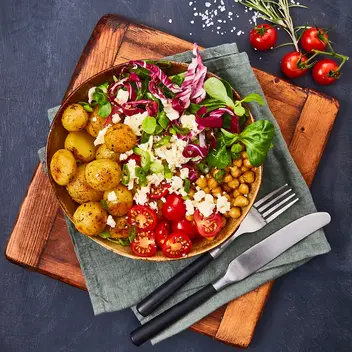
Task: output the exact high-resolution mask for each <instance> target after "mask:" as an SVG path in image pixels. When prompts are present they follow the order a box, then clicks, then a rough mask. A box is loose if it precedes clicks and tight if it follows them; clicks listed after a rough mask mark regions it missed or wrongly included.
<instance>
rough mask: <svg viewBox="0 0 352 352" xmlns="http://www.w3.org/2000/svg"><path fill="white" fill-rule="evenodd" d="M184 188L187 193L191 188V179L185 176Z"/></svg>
mask: <svg viewBox="0 0 352 352" xmlns="http://www.w3.org/2000/svg"><path fill="white" fill-rule="evenodd" d="M184 190H185V192H186V193H189V191H190V190H191V181H190V180H189V179H187V178H186V179H185V186H184Z"/></svg>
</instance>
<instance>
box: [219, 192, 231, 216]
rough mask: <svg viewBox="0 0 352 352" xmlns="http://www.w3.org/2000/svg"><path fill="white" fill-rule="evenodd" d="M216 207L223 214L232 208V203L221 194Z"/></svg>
mask: <svg viewBox="0 0 352 352" xmlns="http://www.w3.org/2000/svg"><path fill="white" fill-rule="evenodd" d="M216 209H217V210H218V212H220V213H221V214H225V213H226V212H228V211H229V210H230V209H231V203H230V202H229V201H228V199H227V198H226V197H225V196H221V195H220V196H219V197H218V199H217V200H216Z"/></svg>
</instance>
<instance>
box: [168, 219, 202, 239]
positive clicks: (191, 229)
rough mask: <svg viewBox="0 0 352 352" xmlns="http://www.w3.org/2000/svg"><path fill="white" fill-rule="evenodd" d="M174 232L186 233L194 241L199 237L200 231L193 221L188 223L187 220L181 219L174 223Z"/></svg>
mask: <svg viewBox="0 0 352 352" xmlns="http://www.w3.org/2000/svg"><path fill="white" fill-rule="evenodd" d="M172 231H173V232H177V231H181V232H184V233H185V234H186V235H188V237H189V238H190V239H191V240H194V239H195V238H196V237H197V236H198V230H197V227H196V225H195V223H194V222H193V221H188V220H187V219H181V220H179V221H173V222H172Z"/></svg>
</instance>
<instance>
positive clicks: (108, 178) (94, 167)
mask: <svg viewBox="0 0 352 352" xmlns="http://www.w3.org/2000/svg"><path fill="white" fill-rule="evenodd" d="M85 176H86V180H87V182H88V183H89V185H90V186H91V187H93V188H94V189H96V190H97V191H109V190H112V189H113V188H115V187H117V186H118V185H119V183H120V181H121V168H120V166H119V164H118V163H117V162H116V161H113V160H111V159H98V160H94V161H92V162H90V163H89V164H88V165H87V167H86V171H85Z"/></svg>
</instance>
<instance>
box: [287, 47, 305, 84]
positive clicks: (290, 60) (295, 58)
mask: <svg viewBox="0 0 352 352" xmlns="http://www.w3.org/2000/svg"><path fill="white" fill-rule="evenodd" d="M307 60H308V59H307V57H306V56H305V55H302V54H301V53H300V52H298V51H293V52H291V53H288V54H286V55H285V56H284V57H283V58H282V61H281V70H282V72H283V73H284V74H285V75H286V76H287V77H288V78H297V77H301V76H303V75H305V74H306V73H307V71H308V68H309V67H308V66H307V65H305V64H304V63H305V62H306V61H307Z"/></svg>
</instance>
